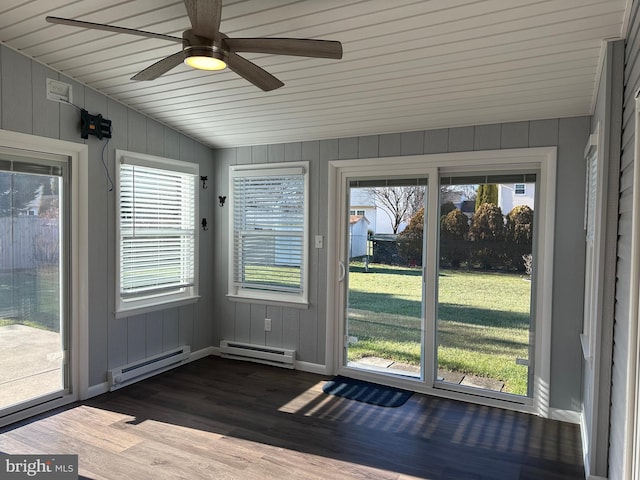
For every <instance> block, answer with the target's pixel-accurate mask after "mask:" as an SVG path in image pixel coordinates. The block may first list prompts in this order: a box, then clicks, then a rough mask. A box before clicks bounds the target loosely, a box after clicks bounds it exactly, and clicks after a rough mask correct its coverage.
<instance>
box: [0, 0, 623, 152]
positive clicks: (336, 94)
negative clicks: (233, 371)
mask: <svg viewBox="0 0 640 480" xmlns="http://www.w3.org/2000/svg"><path fill="white" fill-rule="evenodd" d="M625 4H626V1H625V0H562V1H560V0H540V1H531V0H430V1H426V0H394V1H392V2H389V1H386V0H367V1H361V0H323V1H321V2H318V1H313V0H302V1H293V0H245V1H237V0H230V1H225V2H224V7H223V12H222V13H223V19H222V25H221V29H222V31H223V32H225V33H227V34H228V35H230V36H273V37H283V36H293V37H305V38H324V39H333V40H339V41H341V42H342V43H343V45H344V58H343V59H342V60H339V61H336V60H326V59H307V58H300V57H285V56H273V55H256V54H247V55H246V56H247V58H249V59H251V60H252V61H255V62H256V63H257V64H258V65H260V66H262V67H264V68H266V69H267V70H269V71H270V72H271V73H273V74H274V75H276V76H278V77H279V78H280V79H281V80H283V81H284V83H285V86H284V87H283V88H281V89H278V90H275V91H273V92H268V93H265V92H262V91H260V90H258V89H257V88H255V87H254V86H252V85H250V84H248V83H247V82H246V81H244V80H243V79H240V78H239V77H238V76H237V75H235V74H234V73H233V72H230V71H224V72H221V73H218V74H210V73H203V72H196V71H193V70H190V69H188V68H187V67H185V66H179V67H177V68H176V69H174V70H172V71H171V72H169V73H168V74H167V75H164V76H162V77H161V78H159V79H157V80H155V81H153V82H133V81H131V80H129V78H130V77H131V76H132V75H133V74H135V73H136V72H137V71H139V70H141V69H142V68H144V67H146V66H148V65H150V64H151V63H153V62H155V61H156V60H158V59H160V58H162V57H163V56H166V55H169V54H171V53H174V52H176V51H178V50H179V48H180V46H179V44H174V43H171V42H166V41H162V40H157V39H145V38H142V37H136V36H130V35H121V34H113V33H107V32H100V31H87V30H84V29H78V28H73V27H68V26H62V25H50V24H48V23H46V22H45V21H44V17H45V16H46V15H56V16H63V17H64V16H66V17H72V18H78V19H81V20H86V21H91V22H101V23H111V24H117V25H121V26H125V27H130V28H138V29H144V30H149V31H154V32H159V33H165V34H170V35H176V36H180V35H181V32H182V31H183V30H184V29H186V28H188V26H189V23H188V19H187V17H186V15H185V10H184V5H183V4H182V2H181V1H179V0H135V1H121V2H115V3H111V4H110V3H108V2H107V3H105V2H103V1H100V0H83V1H81V2H78V1H75V0H49V1H47V2H35V1H34V2H22V1H17V0H4V1H3V2H1V3H0V40H1V41H2V42H5V43H6V44H7V45H9V46H10V47H12V48H15V49H17V50H20V51H21V52H24V53H25V54H27V55H29V56H31V57H33V58H35V59H37V60H38V61H39V62H43V63H45V64H47V65H49V66H51V67H52V68H54V69H56V70H58V71H61V72H63V73H64V74H65V75H68V76H70V77H73V78H75V79H76V80H78V81H80V82H82V83H85V84H87V85H89V86H91V87H93V88H95V89H98V90H100V91H101V92H103V93H105V94H107V95H109V96H111V97H113V98H115V99H118V100H121V101H123V102H125V103H126V104H128V105H129V106H131V107H133V108H135V109H137V110H140V111H141V112H144V113H147V114H149V115H152V116H154V117H155V118H156V119H157V120H160V121H161V122H163V123H166V124H167V125H170V126H172V127H174V128H176V129H178V130H180V131H182V132H184V133H186V134H188V135H190V136H193V137H194V138H197V139H199V140H200V141H201V142H203V143H206V144H208V145H212V146H216V147H228V146H239V145H257V144H273V143H285V142H293V141H303V140H317V139H324V138H337V137H349V136H362V135H369V134H383V133H393V132H406V131H416V130H425V129H433V128H440V127H455V126H464V125H480V124H489V123H501V122H502V123H504V122H514V121H522V120H531V119H544V118H560V117H569V116H575V115H590V114H591V113H592V106H593V99H594V93H595V92H594V89H595V83H596V75H597V67H598V61H599V57H600V47H601V40H602V39H603V38H612V37H617V36H620V33H621V28H622V22H623V14H624V10H625Z"/></svg>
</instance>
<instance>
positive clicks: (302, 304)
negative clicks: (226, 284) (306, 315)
mask: <svg viewBox="0 0 640 480" xmlns="http://www.w3.org/2000/svg"><path fill="white" fill-rule="evenodd" d="M227 298H228V299H229V300H230V301H232V302H239V303H259V304H260V305H269V306H272V307H289V308H299V309H301V310H307V309H308V308H309V302H307V301H305V300H273V299H267V298H261V297H257V296H256V297H254V296H251V297H250V296H246V295H234V294H231V293H228V294H227Z"/></svg>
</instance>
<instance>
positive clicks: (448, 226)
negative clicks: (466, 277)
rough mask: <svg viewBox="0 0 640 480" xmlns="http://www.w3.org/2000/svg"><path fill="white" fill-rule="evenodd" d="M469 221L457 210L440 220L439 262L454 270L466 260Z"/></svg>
mask: <svg viewBox="0 0 640 480" xmlns="http://www.w3.org/2000/svg"><path fill="white" fill-rule="evenodd" d="M468 232H469V219H468V218H467V216H466V215H465V214H464V213H462V211H460V210H459V209H457V208H456V209H455V210H452V211H450V212H449V213H447V214H446V215H444V216H443V217H441V218H440V261H441V263H442V264H443V265H450V266H452V267H454V268H458V267H460V264H461V263H462V262H464V261H465V260H466V259H467V245H466V238H467V234H468Z"/></svg>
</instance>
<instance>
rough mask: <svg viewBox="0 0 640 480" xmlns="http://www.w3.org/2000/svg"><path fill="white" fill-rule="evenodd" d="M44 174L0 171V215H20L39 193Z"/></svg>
mask: <svg viewBox="0 0 640 480" xmlns="http://www.w3.org/2000/svg"><path fill="white" fill-rule="evenodd" d="M45 182H46V177H45V176H40V175H25V174H19V173H12V172H0V215H1V216H9V215H20V214H21V213H23V212H24V211H25V210H26V209H27V208H28V207H29V204H30V203H31V202H33V201H34V200H35V199H36V198H37V196H38V194H40V193H41V189H42V188H43V185H44V183H45Z"/></svg>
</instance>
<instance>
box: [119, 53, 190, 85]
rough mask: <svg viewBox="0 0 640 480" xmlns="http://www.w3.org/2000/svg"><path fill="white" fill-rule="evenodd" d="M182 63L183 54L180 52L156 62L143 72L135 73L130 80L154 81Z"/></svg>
mask: <svg viewBox="0 0 640 480" xmlns="http://www.w3.org/2000/svg"><path fill="white" fill-rule="evenodd" d="M183 61H184V52H183V51H180V52H177V53H174V54H173V55H169V56H168V57H164V58H163V59H162V60H159V61H157V62H156V63H154V64H153V65H149V66H148V67H147V68H145V69H144V70H141V71H140V72H138V73H136V74H135V75H134V76H133V77H131V80H155V79H156V78H158V77H159V76H160V75H162V74H163V73H167V72H168V71H169V70H171V69H172V68H174V67H177V66H178V65H180V64H181V63H182V62H183Z"/></svg>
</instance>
